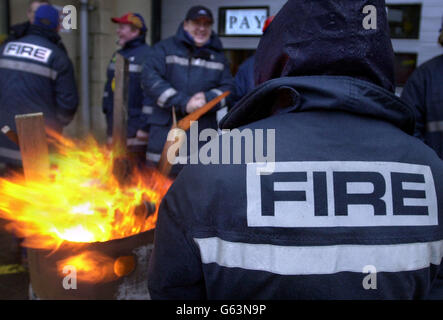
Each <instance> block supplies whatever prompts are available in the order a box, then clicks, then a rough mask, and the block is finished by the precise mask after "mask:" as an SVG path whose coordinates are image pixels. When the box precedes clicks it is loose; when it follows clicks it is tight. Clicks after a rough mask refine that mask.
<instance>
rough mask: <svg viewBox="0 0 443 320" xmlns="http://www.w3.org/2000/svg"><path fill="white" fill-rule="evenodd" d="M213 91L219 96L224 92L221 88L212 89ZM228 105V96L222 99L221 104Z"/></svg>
mask: <svg viewBox="0 0 443 320" xmlns="http://www.w3.org/2000/svg"><path fill="white" fill-rule="evenodd" d="M211 92H213V93H215V94H216V95H217V96H221V95H222V94H223V92H222V91H221V90H219V89H212V90H211ZM225 105H226V98H223V99H222V101H220V106H222V107H224V106H225Z"/></svg>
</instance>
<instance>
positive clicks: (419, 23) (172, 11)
mask: <svg viewBox="0 0 443 320" xmlns="http://www.w3.org/2000/svg"><path fill="white" fill-rule="evenodd" d="M51 2H52V3H53V4H54V5H56V6H58V7H59V8H60V9H61V8H63V6H66V5H74V6H75V7H76V8H77V15H78V16H80V11H81V1H80V0H52V1H51ZM285 2H286V0H272V1H271V0H242V1H238V0H223V1H220V0H89V1H88V4H89V10H88V22H89V32H88V38H89V42H88V43H89V54H88V55H89V79H88V88H89V91H90V94H89V99H88V100H89V103H88V105H87V106H86V107H87V113H84V112H83V113H81V112H79V113H77V116H76V118H75V120H74V121H73V123H72V124H71V125H70V126H69V127H68V128H67V129H66V133H67V134H68V135H71V136H81V135H83V134H84V133H85V132H88V131H91V132H92V133H93V134H94V135H95V136H96V137H97V138H98V139H99V140H100V141H104V139H105V131H106V130H105V126H106V125H105V118H104V115H103V113H102V111H101V104H102V95H103V88H104V84H105V80H106V68H107V64H108V63H109V59H110V58H111V55H112V53H113V52H114V51H115V50H116V49H117V46H116V44H115V40H116V37H115V29H116V26H115V25H114V24H112V23H111V21H110V18H111V17H113V16H120V15H122V14H124V13H126V12H129V11H132V12H139V13H141V14H142V15H143V16H144V17H145V20H146V23H147V25H148V27H149V31H148V35H147V42H148V43H150V44H153V43H155V42H157V41H158V40H161V39H165V38H167V37H169V36H171V35H173V34H175V32H176V30H177V27H178V26H179V24H180V23H181V22H182V21H183V19H184V17H185V15H186V12H187V10H188V9H189V8H190V7H191V6H193V5H197V4H201V5H204V6H206V7H208V8H209V9H211V10H212V12H213V14H214V19H215V23H214V31H216V32H217V33H219V34H220V38H221V40H222V43H223V46H224V48H225V53H226V56H227V57H228V59H229V60H230V62H231V71H232V73H233V74H235V73H236V71H237V68H238V66H239V65H240V64H241V63H242V62H243V61H244V60H245V59H246V58H247V57H248V56H250V55H252V54H253V53H254V52H255V50H256V48H257V46H258V43H259V41H260V36H261V34H260V29H261V27H262V26H263V22H264V19H265V18H266V17H265V16H269V15H275V14H276V13H277V12H278V11H279V10H280V8H281V7H282V6H283V5H284V3H285ZM386 2H387V5H388V17H389V20H390V25H391V37H392V43H393V47H394V50H395V54H396V74H397V87H398V92H400V91H401V87H402V86H403V85H404V83H405V81H406V80H407V78H408V77H409V75H410V74H411V72H412V71H413V70H414V69H415V68H416V67H417V66H418V65H420V64H422V63H423V62H425V61H427V60H429V59H431V58H432V57H434V56H437V55H439V54H442V53H443V49H442V48H441V46H439V45H438V44H437V38H438V30H439V29H440V26H441V19H442V16H443V1H442V0H421V1H420V0H386ZM28 3H29V1H28V0H0V41H1V40H2V38H4V37H5V35H6V33H7V30H8V27H9V26H11V25H13V24H16V23H19V22H23V21H25V20H26V19H27V18H26V10H27V7H28ZM77 22H78V28H77V29H75V30H69V31H67V30H63V31H62V33H61V36H62V39H63V42H64V43H65V45H66V47H67V49H68V53H69V56H70V57H71V59H72V61H73V63H74V65H75V68H76V72H77V79H78V81H79V86H78V87H79V89H80V88H81V85H80V79H81V72H80V70H81V68H80V61H81V56H82V54H83V53H82V50H81V46H80V44H81V39H80V38H81V32H80V30H81V28H82V25H80V19H79V18H78V19H77ZM80 94H82V92H80ZM80 108H82V106H80ZM86 118H87V119H86ZM85 123H89V124H90V125H89V128H85V127H84V124H85Z"/></svg>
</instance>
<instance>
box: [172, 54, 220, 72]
mask: <svg viewBox="0 0 443 320" xmlns="http://www.w3.org/2000/svg"><path fill="white" fill-rule="evenodd" d="M166 64H178V65H180V66H189V59H188V58H183V57H179V56H174V55H171V56H166ZM191 65H192V66H197V67H203V68H207V69H212V70H221V71H222V70H224V69H225V65H224V64H223V63H221V62H214V61H207V60H204V59H201V58H198V59H194V58H193V59H191Z"/></svg>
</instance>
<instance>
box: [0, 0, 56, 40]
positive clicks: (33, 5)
mask: <svg viewBox="0 0 443 320" xmlns="http://www.w3.org/2000/svg"><path fill="white" fill-rule="evenodd" d="M43 4H50V2H49V1H47V0H31V1H29V7H28V10H27V11H26V15H27V16H28V21H26V22H22V23H18V24H15V25H13V26H11V28H10V31H9V37H8V39H7V40H6V41H13V40H16V39H19V38H21V37H23V36H25V35H26V34H27V33H28V31H29V27H30V26H31V24H33V23H34V16H35V12H36V11H37V9H38V8H39V7H40V6H41V5H43Z"/></svg>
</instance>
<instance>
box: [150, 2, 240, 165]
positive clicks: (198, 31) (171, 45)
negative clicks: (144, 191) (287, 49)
mask: <svg viewBox="0 0 443 320" xmlns="http://www.w3.org/2000/svg"><path fill="white" fill-rule="evenodd" d="M213 22H214V20H213V17H212V13H211V11H210V10H209V9H207V8H205V7H203V6H195V7H192V8H191V9H190V10H189V11H188V13H187V15H186V18H185V21H184V22H183V23H182V24H181V25H180V26H179V28H178V30H177V34H176V35H175V36H173V37H170V38H168V39H165V40H163V41H161V42H159V43H158V44H156V45H155V46H154V51H155V52H154V54H153V55H152V58H150V59H149V60H147V62H146V64H145V67H144V70H143V80H142V82H143V87H144V90H145V93H146V94H147V96H149V97H150V98H151V99H152V100H153V101H155V106H154V107H155V108H154V113H153V115H152V116H151V117H150V118H149V120H148V123H149V124H150V131H149V145H148V153H147V158H148V159H149V160H151V161H152V162H154V163H155V162H158V161H159V159H160V156H161V152H162V149H163V146H164V145H165V142H166V138H167V135H168V132H169V129H170V128H171V125H172V112H171V110H172V107H173V106H174V107H175V111H176V114H177V119H181V118H183V117H184V116H186V115H187V114H189V113H192V112H194V111H195V110H197V109H199V108H201V107H202V106H203V105H205V104H206V103H207V102H209V101H210V100H212V99H214V98H216V97H217V96H219V95H221V94H223V92H225V91H231V92H233V90H234V79H233V77H232V76H231V74H230V69H229V65H228V62H227V60H226V58H225V56H224V53H223V51H222V44H221V42H220V40H219V38H218V37H217V35H216V34H215V33H214V32H213V31H212V25H213ZM226 101H227V100H226V99H223V100H222V101H221V102H220V103H219V104H218V106H216V107H215V108H214V109H213V111H211V112H209V113H208V114H206V115H205V116H203V117H202V118H200V120H199V121H198V130H199V132H201V131H202V130H204V129H206V128H212V129H217V128H218V124H217V119H216V111H217V109H219V108H223V107H224V106H226ZM188 138H189V135H188ZM187 145H188V146H189V143H188V144H187ZM178 168H179V166H174V168H173V172H175V173H177V170H178Z"/></svg>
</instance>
